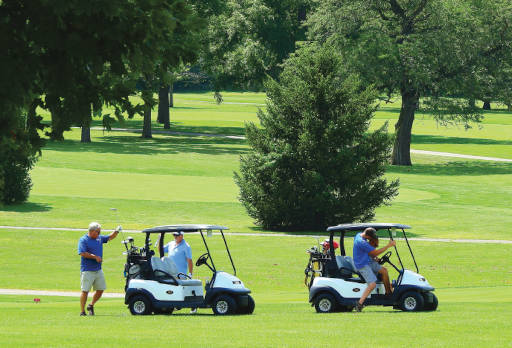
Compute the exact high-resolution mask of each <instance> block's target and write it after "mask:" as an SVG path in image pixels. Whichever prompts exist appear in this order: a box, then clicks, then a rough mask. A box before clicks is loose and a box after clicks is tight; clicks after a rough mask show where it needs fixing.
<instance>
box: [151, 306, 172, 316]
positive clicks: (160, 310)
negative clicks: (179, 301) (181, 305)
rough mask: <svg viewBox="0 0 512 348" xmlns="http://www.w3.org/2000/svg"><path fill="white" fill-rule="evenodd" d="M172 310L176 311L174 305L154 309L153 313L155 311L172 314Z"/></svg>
mask: <svg viewBox="0 0 512 348" xmlns="http://www.w3.org/2000/svg"><path fill="white" fill-rule="evenodd" d="M172 312H174V307H170V308H155V309H153V313H155V314H164V315H171V314H172Z"/></svg>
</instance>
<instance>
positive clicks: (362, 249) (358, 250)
mask: <svg viewBox="0 0 512 348" xmlns="http://www.w3.org/2000/svg"><path fill="white" fill-rule="evenodd" d="M373 250H375V248H374V247H372V246H371V245H370V243H368V242H367V241H366V239H364V238H363V237H361V233H358V234H356V236H355V237H354V249H353V251H352V253H353V255H354V265H355V266H356V268H357V269H361V268H363V267H364V266H366V265H369V264H370V261H371V259H370V256H369V255H368V253H369V252H371V251H373Z"/></svg>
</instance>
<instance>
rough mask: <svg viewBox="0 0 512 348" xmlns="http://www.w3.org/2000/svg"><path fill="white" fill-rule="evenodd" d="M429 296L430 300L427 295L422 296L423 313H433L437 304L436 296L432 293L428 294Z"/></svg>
mask: <svg viewBox="0 0 512 348" xmlns="http://www.w3.org/2000/svg"><path fill="white" fill-rule="evenodd" d="M430 295H431V296H432V298H431V299H430V298H429V297H430V296H428V295H427V294H425V295H424V300H425V305H424V307H423V310H425V311H435V310H436V309H437V305H438V304H439V302H438V300H437V296H436V295H434V294H432V293H430ZM429 300H431V301H429Z"/></svg>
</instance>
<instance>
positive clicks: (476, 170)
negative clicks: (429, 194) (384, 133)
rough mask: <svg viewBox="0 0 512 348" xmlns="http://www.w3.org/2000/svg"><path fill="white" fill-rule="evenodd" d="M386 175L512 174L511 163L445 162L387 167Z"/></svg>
mask: <svg viewBox="0 0 512 348" xmlns="http://www.w3.org/2000/svg"><path fill="white" fill-rule="evenodd" d="M387 172H388V173H395V174H420V175H432V176H436V175H458V176H464V175H468V176H476V175H500V174H512V163H502V162H480V161H468V162H447V163H439V164H413V165H412V166H388V167H387Z"/></svg>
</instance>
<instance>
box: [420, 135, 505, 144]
mask: <svg viewBox="0 0 512 348" xmlns="http://www.w3.org/2000/svg"><path fill="white" fill-rule="evenodd" d="M411 143H412V144H475V145H512V140H493V139H482V138H460V137H446V136H438V135H414V134H413V135H412V136H411ZM413 146H414V145H413Z"/></svg>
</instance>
